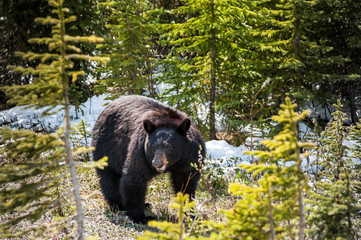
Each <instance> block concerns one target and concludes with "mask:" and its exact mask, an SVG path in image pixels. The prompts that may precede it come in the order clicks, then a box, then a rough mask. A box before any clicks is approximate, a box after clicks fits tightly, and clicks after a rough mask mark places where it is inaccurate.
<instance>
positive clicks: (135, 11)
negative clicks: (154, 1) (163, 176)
mask: <svg viewBox="0 0 361 240" xmlns="http://www.w3.org/2000/svg"><path fill="white" fill-rule="evenodd" d="M100 6H101V7H102V8H103V12H104V16H105V17H106V19H105V21H106V24H105V27H106V28H107V29H108V33H109V34H108V36H107V37H106V38H105V42H104V43H103V44H101V45H99V48H100V49H101V50H102V51H103V52H104V53H105V55H106V56H108V57H109V58H110V61H109V63H108V64H107V66H106V68H103V69H102V70H101V72H102V73H103V77H102V78H103V79H101V80H99V81H98V85H97V89H98V91H99V92H100V93H102V92H106V93H110V96H109V97H110V99H115V98H118V97H119V96H121V95H122V94H124V93H130V94H142V93H143V92H145V91H148V94H149V96H151V97H155V95H156V93H155V82H154V77H153V73H154V68H155V66H154V64H155V61H154V59H153V54H152V41H151V39H150V33H151V32H152V28H151V24H149V19H147V15H146V11H147V8H148V2H147V1H145V0H140V1H132V0H108V1H105V2H102V3H100Z"/></svg>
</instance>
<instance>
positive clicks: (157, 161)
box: [152, 152, 168, 173]
mask: <svg viewBox="0 0 361 240" xmlns="http://www.w3.org/2000/svg"><path fill="white" fill-rule="evenodd" d="M167 164H168V161H167V157H166V156H165V154H164V153H160V152H156V154H155V156H154V158H153V160H152V165H153V167H155V169H156V170H157V171H158V172H160V173H161V172H164V171H165V170H166V168H167Z"/></svg>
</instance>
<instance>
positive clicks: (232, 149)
mask: <svg viewBox="0 0 361 240" xmlns="http://www.w3.org/2000/svg"><path fill="white" fill-rule="evenodd" d="M109 102H110V101H108V100H105V95H101V96H93V97H92V98H90V99H88V101H87V102H85V103H84V104H82V106H81V109H82V111H75V108H74V107H71V119H72V124H76V123H78V122H79V121H80V120H81V119H83V120H84V121H85V123H86V124H89V125H88V127H87V130H88V131H89V132H91V131H92V129H93V126H94V124H95V121H96V119H97V118H98V116H99V115H100V113H101V112H102V111H103V110H104V108H105V107H106V104H107V103H109ZM41 113H42V109H26V110H23V107H14V108H12V109H9V110H6V111H2V112H0V126H1V125H8V126H9V127H13V128H19V127H23V128H30V129H32V128H38V129H39V128H45V129H47V130H56V129H57V128H58V127H60V126H62V125H63V124H64V123H63V122H64V114H63V111H59V112H58V113H57V114H54V115H49V116H43V117H40V115H41ZM299 130H300V137H301V138H304V136H306V135H307V136H309V137H310V136H311V139H312V138H315V137H314V133H313V132H312V130H311V129H310V128H309V127H307V126H306V125H305V124H304V123H300V125H299ZM254 131H255V135H256V136H257V129H255V130H254ZM257 140H258V141H261V140H262V139H257ZM314 140H315V139H314ZM246 141H247V140H246ZM344 143H345V145H347V146H348V147H352V146H353V144H354V143H353V142H352V141H349V140H345V142H344ZM206 149H207V154H208V160H209V161H212V162H213V163H212V164H215V165H217V166H218V167H221V168H229V169H233V168H234V167H236V166H237V165H239V164H249V163H250V162H251V157H250V156H249V155H247V154H244V153H243V152H244V151H245V150H248V149H246V148H245V147H244V146H242V145H241V146H239V147H236V146H232V145H230V144H228V143H227V142H226V141H224V140H212V141H208V142H206ZM351 154H352V153H351V152H350V155H351ZM314 158H315V156H312V153H311V156H310V159H309V160H311V162H312V161H313V160H314ZM308 164H310V163H306V161H305V162H304V164H303V165H304V167H307V166H306V165H308ZM311 164H312V163H311Z"/></svg>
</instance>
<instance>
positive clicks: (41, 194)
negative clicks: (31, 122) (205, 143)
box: [0, 0, 107, 239]
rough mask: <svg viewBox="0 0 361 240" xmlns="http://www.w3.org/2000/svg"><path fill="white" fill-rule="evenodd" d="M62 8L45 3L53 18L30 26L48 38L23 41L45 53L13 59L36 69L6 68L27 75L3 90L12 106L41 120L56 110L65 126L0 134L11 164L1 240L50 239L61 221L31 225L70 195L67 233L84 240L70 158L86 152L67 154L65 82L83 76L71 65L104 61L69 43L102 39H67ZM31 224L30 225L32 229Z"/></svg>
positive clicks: (56, 0) (4, 174) (58, 2)
mask: <svg viewBox="0 0 361 240" xmlns="http://www.w3.org/2000/svg"><path fill="white" fill-rule="evenodd" d="M63 3H64V1H63V0H49V5H50V6H51V7H52V8H53V10H52V13H53V14H54V15H55V16H56V17H50V16H48V17H46V18H37V19H36V22H39V23H42V24H50V25H51V29H52V32H51V33H52V36H51V37H43V38H32V39H30V40H29V43H33V44H45V45H47V47H48V48H49V53H34V52H27V53H21V52H19V53H17V54H18V55H19V56H21V57H23V58H24V59H26V60H28V61H32V60H39V61H40V64H39V65H38V66H37V67H36V68H32V67H20V66H18V67H13V66H12V67H10V69H11V70H12V71H14V72H20V73H22V74H23V75H24V76H25V75H31V78H32V81H31V83H30V84H28V85H21V86H9V87H4V88H3V89H4V90H5V91H6V94H7V95H8V96H10V97H11V100H10V101H11V102H12V103H13V104H16V105H25V106H26V107H27V108H32V107H33V108H41V107H44V112H43V115H46V114H51V113H52V111H55V110H54V107H56V106H58V105H62V106H63V107H62V108H61V110H63V111H64V116H65V117H64V123H65V126H64V127H63V128H61V129H59V130H58V131H57V132H56V133H53V134H39V133H34V132H31V131H29V130H11V129H9V128H7V127H5V128H3V129H1V133H0V134H1V135H2V137H3V139H4V140H5V145H4V146H3V147H2V148H1V153H2V154H4V156H6V158H7V159H12V158H13V159H14V160H13V161H14V163H12V162H10V161H11V160H8V161H9V163H8V164H4V165H2V166H1V168H0V172H1V184H2V185H3V186H4V187H2V188H1V195H0V196H1V201H0V202H1V203H0V204H1V205H0V211H1V215H2V217H4V216H5V217H6V216H8V217H7V218H6V220H5V221H3V222H2V223H1V224H0V229H1V231H0V232H1V237H10V236H19V235H23V234H25V233H29V232H35V234H38V235H40V236H41V235H42V234H54V233H52V231H54V229H51V228H49V227H52V226H53V225H54V226H57V225H59V224H63V225H64V222H65V220H64V219H62V220H61V221H60V222H58V224H49V226H44V225H41V224H39V223H36V220H38V219H39V218H40V217H41V216H42V215H44V214H45V213H46V211H48V210H49V209H52V208H54V207H55V206H58V203H59V202H60V201H62V199H67V198H69V195H70V196H73V199H74V201H75V205H76V214H74V215H73V217H75V216H76V220H77V233H76V234H74V233H73V232H72V231H71V232H70V233H69V234H71V235H76V236H77V238H78V239H84V236H83V221H84V219H83V210H82V205H81V196H80V189H79V183H78V178H77V174H76V168H75V163H74V156H75V155H76V154H80V153H85V152H89V151H90V150H89V149H84V148H82V149H78V150H77V151H76V152H72V149H71V146H70V141H69V139H70V138H69V137H70V115H69V107H70V103H69V94H68V91H69V79H70V78H71V80H72V81H76V80H77V77H78V76H79V75H82V74H83V72H82V71H72V70H71V69H72V68H73V66H74V64H73V62H72V60H75V59H76V60H87V61H89V60H91V61H100V62H105V61H106V60H107V59H106V58H100V57H90V56H86V55H82V54H80V49H79V48H78V47H76V46H75V45H74V44H73V43H77V42H90V43H95V42H99V41H102V39H101V38H98V37H95V36H90V37H82V36H70V35H67V34H66V31H65V25H66V24H67V23H69V22H73V21H75V20H76V17H75V16H70V17H65V14H66V13H68V12H69V9H67V8H64V7H63ZM102 164H104V161H102ZM102 164H101V165H102ZM99 166H100V165H99ZM69 174H70V177H69ZM69 179H70V183H69V188H68V189H64V190H63V192H62V193H61V194H59V187H60V186H63V188H65V187H64V186H67V185H68V184H67V181H68V180H69ZM22 221H30V225H29V226H30V227H28V228H21V227H20V228H19V227H18V228H16V226H17V224H19V223H21V222H22ZM34 223H36V224H35V225H33V224H34ZM49 229H50V230H49ZM46 231H48V232H46ZM49 231H50V233H49ZM35 236H36V235H35Z"/></svg>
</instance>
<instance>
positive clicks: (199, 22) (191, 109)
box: [163, 0, 243, 139]
mask: <svg viewBox="0 0 361 240" xmlns="http://www.w3.org/2000/svg"><path fill="white" fill-rule="evenodd" d="M184 4H185V5H184V6H181V7H179V8H177V9H175V10H173V12H174V13H175V14H177V15H179V16H183V18H182V19H183V21H180V22H177V23H172V24H168V25H164V28H166V29H167V30H168V33H167V34H164V35H163V37H164V40H163V41H164V42H165V43H166V44H170V45H171V46H173V48H172V50H171V52H170V54H169V56H168V57H167V59H166V61H165V62H164V65H163V68H164V73H165V74H164V76H163V80H164V82H165V83H168V84H170V89H168V91H166V92H165V93H164V96H165V97H166V99H167V100H168V101H169V102H170V104H172V105H178V106H179V108H180V109H182V110H184V111H186V112H188V113H189V114H190V115H191V116H193V117H195V118H196V117H197V115H199V111H200V106H199V105H197V103H203V104H204V105H206V106H207V109H208V116H207V126H204V125H203V123H202V122H201V121H198V123H199V124H198V125H199V126H200V128H201V129H202V128H203V129H204V128H207V131H208V137H209V139H215V138H216V135H215V134H216V129H215V122H216V121H215V117H216V112H217V107H218V105H219V98H220V97H219V94H220V92H222V88H221V87H222V81H223V78H226V74H225V71H224V69H223V62H224V61H226V58H227V57H228V55H224V54H225V53H229V52H227V51H228V50H229V49H230V45H231V42H230V41H229V40H230V38H231V36H229V34H230V31H231V29H230V28H231V26H232V24H231V23H237V22H238V21H237V20H238V19H237V16H238V15H237V13H239V12H241V13H242V12H243V10H242V6H241V5H242V3H240V2H238V1H232V0H210V1H193V0H189V1H188V0H187V1H184Z"/></svg>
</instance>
